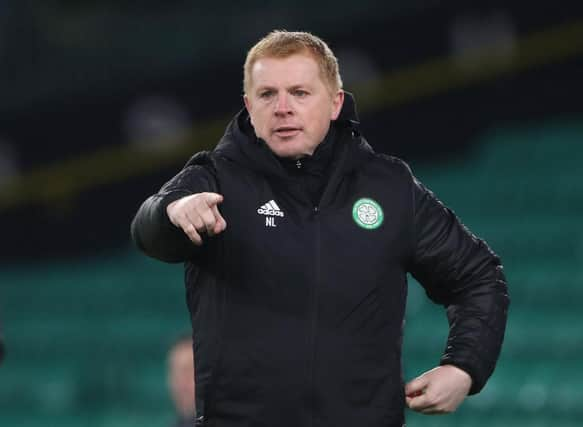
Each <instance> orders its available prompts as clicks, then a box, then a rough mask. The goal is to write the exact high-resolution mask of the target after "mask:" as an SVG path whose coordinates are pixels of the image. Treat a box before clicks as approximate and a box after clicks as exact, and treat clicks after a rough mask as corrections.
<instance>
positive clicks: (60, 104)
mask: <svg viewBox="0 0 583 427" xmlns="http://www.w3.org/2000/svg"><path fill="white" fill-rule="evenodd" d="M269 4H270V5H269V6H265V5H264V4H263V2H258V1H249V2H243V3H234V2H227V1H221V0H219V1H215V2H195V1H186V0H182V1H181V0H173V1H165V2H162V1H153V0H150V1H142V2H131V1H123V0H117V1H115V2H114V1H111V0H101V1H89V0H76V1H68V0H44V1H40V0H3V1H0V64H1V66H0V227H1V228H0V230H1V234H0V235H1V242H2V244H1V245H0V324H1V325H2V329H3V332H2V333H3V335H4V339H5V342H6V359H5V361H4V363H3V365H2V366H0V426H23V427H40V426H43V427H46V426H60V427H68V426H71V427H73V426H75V427H78V426H80V427H85V426H87V427H134V426H135V427H138V426H140V427H158V426H168V425H170V423H171V422H172V420H173V409H172V406H171V402H170V400H169V397H168V393H167V390H166V384H165V352H166V350H167V347H168V345H169V344H170V342H171V341H172V340H173V339H174V338H175V337H176V336H178V335H179V334H180V333H181V332H183V331H185V330H188V329H189V323H188V316H187V310H186V306H185V303H184V298H183V293H184V292H183V285H182V269H181V267H180V266H176V265H174V266H173V265H164V264H162V263H158V262H155V261H152V260H149V259H146V258H145V257H143V256H141V255H139V254H138V253H137V251H136V250H135V249H134V248H133V247H132V245H131V244H130V242H129V234H128V230H129V222H130V220H131V218H132V215H133V213H134V212H135V210H136V209H137V207H138V206H139V204H140V203H141V201H142V200H143V199H144V198H145V197H146V196H147V195H149V194H151V193H152V192H154V191H155V190H157V188H158V187H159V186H160V185H161V184H162V183H163V182H164V181H165V180H166V179H168V178H169V177H170V176H172V175H173V174H174V173H175V172H176V171H177V170H178V168H180V167H181V166H182V164H183V163H184V162H185V161H186V159H187V158H188V157H189V155H190V153H192V152H195V151H198V150H200V149H206V148H210V147H212V146H213V145H214V144H215V142H216V140H217V138H218V136H219V135H220V134H221V131H222V129H223V127H224V125H225V124H226V121H227V119H228V118H229V117H230V116H231V115H232V114H233V113H234V112H236V111H237V110H238V109H239V108H240V107H241V105H242V102H241V97H240V95H241V78H242V76H241V74H242V73H241V70H242V63H243V60H244V56H245V53H246V50H247V49H248V48H249V47H250V46H251V45H252V44H253V43H254V42H255V41H256V40H257V39H258V38H260V37H261V36H263V35H264V34H265V33H267V32H268V31H270V30H271V29H274V28H285V29H289V30H307V31H312V32H314V33H315V34H317V35H320V36H321V37H323V38H324V39H325V40H326V41H328V42H329V44H330V45H331V47H332V48H333V49H334V50H335V52H336V53H337V54H338V56H339V59H340V63H341V70H342V72H343V77H344V80H345V86H346V89H347V90H349V91H351V92H354V93H355V95H356V100H357V105H358V106H359V110H360V113H361V119H362V123H363V129H364V134H365V135H366V136H367V137H368V139H369V141H370V142H371V144H372V145H373V146H374V147H375V148H376V149H377V150H378V151H383V152H388V153H392V154H396V155H398V156H401V157H403V158H405V159H406V160H407V161H408V162H409V163H410V164H411V165H412V167H413V169H414V171H415V172H416V174H417V176H418V177H419V178H420V179H421V180H423V181H424V182H425V183H426V184H427V185H428V186H429V187H430V188H432V189H433V190H434V191H435V192H436V193H437V194H438V195H439V197H440V198H441V199H442V200H444V201H445V202H446V203H447V204H449V205H450V206H451V207H452V208H453V209H454V210H455V211H456V212H457V213H458V214H459V215H460V216H461V217H462V219H463V220H464V222H465V223H466V224H467V225H468V226H469V227H470V228H471V229H472V230H473V231H474V232H475V233H476V234H478V235H479V236H481V237H483V238H485V239H486V240H487V241H488V242H489V243H491V245H492V246H493V247H494V248H495V249H496V251H497V252H498V253H499V254H500V255H501V257H502V259H503V261H504V264H505V267H506V271H507V275H508V280H509V284H510V289H511V296H512V300H513V304H512V307H511V313H510V320H509V326H508V331H507V338H506V343H505V347H504V350H503V354H502V357H501V359H500V362H499V365H498V368H497V370H496V372H495V374H494V376H493V377H492V379H491V381H490V383H489V384H488V385H487V387H486V389H485V390H484V391H483V392H482V393H481V394H480V395H478V396H475V397H472V398H470V399H468V400H467V401H466V403H464V405H463V406H462V408H461V409H460V410H459V411H458V412H457V413H456V414H454V415H452V416H447V417H423V416H418V415H415V414H412V413H408V425H409V426H464V427H472V426H475V427H479V426H489V427H492V426H498V427H506V426H529V427H543V426H554V427H557V426H559V427H571V426H572V427H574V426H580V425H581V420H582V419H583V406H582V405H581V403H582V402H583V387H582V384H583V376H582V370H581V368H582V367H583V358H582V356H581V355H582V354H583V317H581V314H580V310H579V308H580V307H579V306H580V304H581V301H582V299H583V267H582V265H583V229H582V227H581V218H582V214H583V167H582V166H581V163H582V160H583V101H582V100H583V2H581V1H572V2H567V1H553V2H551V1H547V0H544V1H540V2H531V1H529V2H526V1H524V2H523V1H515V0H507V1H505V2H497V1H480V0H476V1H473V2H460V1H448V0H442V1H438V0H395V1H392V2H374V1H367V0H362V1H359V2H348V1H339V2H336V3H335V5H334V6H332V5H331V4H329V3H324V2H321V3H320V2H313V1H305V0H301V1H297V2H295V3H293V4H290V3H289V2H282V1H276V0H273V1H271V2H270V3H269ZM445 329H446V319H445V316H444V314H443V311H442V310H441V309H440V308H439V307H435V306H433V305H432V304H431V303H429V302H428V301H427V299H426V298H425V296H424V294H423V291H422V290H421V288H420V287H419V286H418V285H417V284H415V283H414V282H413V281H411V286H410V299H409V305H408V312H407V326H406V334H407V336H406V341H405V354H404V363H405V370H406V376H407V378H410V377H412V376H414V375H417V374H418V373H421V372H422V371H424V370H426V369H428V368H431V367H433V366H434V365H435V364H436V363H437V361H438V359H439V356H440V354H441V352H442V350H443V347H444V343H445ZM274 427H275V426H274Z"/></svg>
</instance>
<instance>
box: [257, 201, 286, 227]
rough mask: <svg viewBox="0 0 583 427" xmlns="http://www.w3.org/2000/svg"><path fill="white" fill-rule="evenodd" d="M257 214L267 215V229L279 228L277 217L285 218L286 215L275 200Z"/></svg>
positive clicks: (262, 207)
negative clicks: (276, 222)
mask: <svg viewBox="0 0 583 427" xmlns="http://www.w3.org/2000/svg"><path fill="white" fill-rule="evenodd" d="M257 213H258V214H259V215H265V226H266V227H277V225H276V224H275V217H276V216H279V217H282V218H283V217H284V216H285V214H284V213H283V211H282V210H281V209H280V208H279V206H277V203H275V200H270V201H269V202H267V203H266V204H264V205H263V206H261V207H260V208H258V209H257Z"/></svg>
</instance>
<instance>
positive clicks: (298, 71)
mask: <svg viewBox="0 0 583 427" xmlns="http://www.w3.org/2000/svg"><path fill="white" fill-rule="evenodd" d="M343 101H344V92H343V91H341V90H339V91H338V92H337V93H335V94H331V93H330V89H329V88H328V86H327V85H326V84H325V83H324V81H323V80H322V77H321V76H320V69H319V67H318V63H317V62H316V60H315V59H314V58H313V57H312V56H310V55H308V54H294V55H291V56H289V57H287V58H272V57H266V58H261V59H258V60H257V61H256V62H255V64H253V67H252V68H251V85H250V87H249V91H248V93H247V94H246V95H245V106H246V107H247V110H248V111H249V114H250V116H251V123H252V124H253V127H254V128H255V134H256V135H257V136H258V137H259V138H261V139H263V140H265V142H266V143H267V145H268V146H269V148H270V149H271V151H273V152H274V153H275V154H276V155H278V156H280V157H292V158H298V157H301V156H304V155H308V154H309V155H311V154H313V153H314V150H315V149H316V147H317V146H318V144H320V142H322V140H323V139H324V137H325V136H326V134H327V133H328V129H329V128H330V120H336V119H337V118H338V115H339V114H340V110H341V108H342V102H343Z"/></svg>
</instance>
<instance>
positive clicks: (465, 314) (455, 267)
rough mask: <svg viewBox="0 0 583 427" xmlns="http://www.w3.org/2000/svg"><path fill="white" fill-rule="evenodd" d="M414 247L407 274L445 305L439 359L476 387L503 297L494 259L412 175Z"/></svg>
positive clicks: (495, 350)
mask: <svg viewBox="0 0 583 427" xmlns="http://www.w3.org/2000/svg"><path fill="white" fill-rule="evenodd" d="M413 199H414V200H413V203H414V209H415V214H414V230H415V231H414V239H415V240H414V244H413V247H414V250H413V260H412V265H411V268H410V271H411V274H412V275H413V276H414V277H415V278H416V279H417V280H418V281H419V283H421V285H422V286H423V287H424V288H425V290H426V292H427V294H428V296H429V297H430V298H431V299H432V300H433V301H434V302H436V303H438V304H442V305H443V306H444V307H445V308H446V311H447V318H448V321H449V326H450V330H449V337H448V340H447V346H446V349H445V352H444V354H443V356H442V358H441V362H440V364H441V365H446V364H451V365H455V366H457V367H459V368H461V369H463V370H464V371H466V372H467V373H468V374H469V375H470V376H471V377H472V387H471V390H470V394H475V393H478V392H479V391H480V390H481V389H482V388H483V387H484V385H485V383H486V381H487V380H488V378H489V377H490V375H491V374H492V372H493V371H494V367H495V365H496V361H497V360H498V356H499V354H500V349H501V346H502V341H503V339H504V331H505V329H506V318H507V311H508V306H509V302H510V300H509V297H508V291H507V286H506V278H505V276H504V273H503V270H502V265H501V263H500V259H499V258H498V256H496V254H494V252H492V250H491V249H490V248H489V247H488V245H487V244H486V243H485V242H484V241H482V240H480V239H478V238H477V237H476V236H474V235H473V234H472V233H471V232H470V231H469V230H468V229H467V228H466V227H465V226H464V225H463V224H462V223H461V222H460V221H459V220H458V218H457V217H456V215H455V214H454V213H453V212H452V211H451V210H450V209H448V208H447V207H445V206H444V205H443V204H442V203H441V202H440V201H439V200H438V199H437V198H436V197H435V196H434V195H433V193H432V192H431V191H429V190H428V189H427V188H425V187H424V186H423V185H422V184H421V183H419V182H418V181H417V180H416V179H413Z"/></svg>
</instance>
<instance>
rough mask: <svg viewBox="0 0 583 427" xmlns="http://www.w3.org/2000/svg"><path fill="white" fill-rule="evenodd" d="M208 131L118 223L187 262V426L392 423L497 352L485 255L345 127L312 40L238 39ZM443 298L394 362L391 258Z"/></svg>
mask: <svg viewBox="0 0 583 427" xmlns="http://www.w3.org/2000/svg"><path fill="white" fill-rule="evenodd" d="M244 90H245V95H244V102H245V109H243V110H242V111H241V112H240V113H239V114H238V115H237V116H236V117H235V118H234V119H233V121H232V122H231V123H230V124H229V125H228V127H227V130H226V132H225V135H224V136H223V138H222V139H221V141H220V142H219V144H218V146H217V147H216V148H215V150H213V151H212V152H210V153H207V152H204V153H198V154H197V155H195V156H194V157H193V158H192V159H191V160H190V161H189V162H188V163H187V165H186V166H185V168H184V169H183V170H182V171H181V172H180V173H179V174H178V175H176V176H175V177H174V178H173V179H171V180H170V181H169V182H168V183H167V184H165V185H164V186H163V187H162V189H161V190H160V191H159V192H158V193H157V194H155V195H153V196H152V197H150V198H149V199H147V200H146V201H145V202H144V204H143V205H142V206H141V208H140V210H139V211H138V213H137V215H136V217H135V219H134V221H133V223H132V234H133V238H134V240H135V242H136V243H137V245H138V246H139V247H140V248H141V249H142V250H143V251H144V252H145V253H146V254H148V255H150V256H152V257H155V258H158V259H160V260H163V261H168V262H180V261H184V262H185V263H186V264H185V266H186V286H187V300H188V306H189V309H190V313H191V318H192V326H193V329H194V342H195V358H196V361H195V366H196V378H197V394H196V407H197V417H198V422H199V423H200V425H205V426H213V427H235V426H237V427H242V426H269V427H273V426H277V427H288V426H289V427H292V426H293V427H298V426H322V427H324V426H326V427H328V426H330V427H332V426H334V427H339V426H353V425H361V426H366V427H381V426H382V427H395V426H401V425H403V423H404V407H405V405H408V406H409V407H410V408H412V409H414V410H417V411H420V412H422V413H426V414H434V413H446V412H452V411H454V410H455V409H456V408H457V406H458V405H459V404H460V403H461V402H462V401H463V399H464V398H465V397H466V395H467V394H473V393H477V392H478V391H480V389H481V388H482V387H483V386H484V384H485V382H486V380H487V378H488V377H489V376H490V374H491V373H492V371H493V369H494V365H495V363H496V360H497V358H498V355H499V351H500V347H501V343H502V339H503V335H504V329H505V324H506V311H507V307H508V297H507V290H506V283H505V278H504V275H503V273H502V267H501V265H500V262H499V259H498V258H497V257H496V256H495V255H494V254H493V252H492V251H490V249H489V248H488V247H487V246H486V244H485V243H484V242H482V241H480V240H478V239H477V238H476V237H474V236H473V235H472V234H471V233H470V232H469V231H468V230H467V229H466V228H465V227H464V226H463V225H461V224H460V222H459V221H458V220H457V218H456V216H455V215H454V214H453V213H452V212H451V211H450V210H448V209H447V208H445V207H444V206H443V205H442V204H441V203H440V202H439V201H438V200H437V199H436V198H435V197H434V196H433V194H432V193H431V192H430V191H428V190H427V189H426V188H425V187H423V185H421V184H420V183H419V182H418V181H416V180H415V179H414V177H413V176H412V175H411V172H410V170H409V168H408V167H407V166H406V165H405V164H404V163H403V162H402V161H400V160H398V159H396V158H393V157H389V156H385V155H381V154H377V153H375V152H374V151H373V150H372V149H371V148H370V146H369V145H368V144H367V143H366V141H365V140H364V138H363V137H362V136H361V135H360V133H359V129H358V118H357V116H356V111H355V107H354V103H353V100H352V98H351V96H350V95H349V94H346V93H344V92H343V90H342V81H341V78H340V75H339V72H338V63H337V60H336V58H335V57H334V54H333V53H332V52H331V51H330V49H329V48H328V46H327V45H326V44H325V43H324V42H323V41H322V40H320V39H319V38H317V37H315V36H312V35H310V34H307V33H294V32H285V31H275V32H272V33H270V34H269V35H268V36H266V37H265V38H264V39H262V40H261V41H259V43H257V44H256V45H255V46H254V47H253V48H252V49H251V50H250V51H249V53H248V55H247V60H246V62H245V67H244ZM407 272H411V273H412V274H413V275H414V276H415V277H416V278H417V279H418V280H419V281H420V283H421V284H422V285H423V286H424V287H425V289H426V291H427V294H428V295H429V297H430V298H431V299H432V300H433V301H435V302H436V303H439V304H442V305H444V306H445V307H446V308H447V315H448V318H449V322H450V334H449V338H448V342H447V347H446V350H445V353H444V355H443V356H442V358H441V361H440V366H438V367H436V368H435V369H433V370H431V371H429V372H427V373H425V374H423V375H422V376H420V377H418V378H416V379H414V380H413V381H411V382H409V383H408V384H407V385H406V386H405V384H404V382H403V379H402V373H401V372H402V370H401V341H402V324H403V317H404V311H405V300H406V287H407V283H406V273H407Z"/></svg>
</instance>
